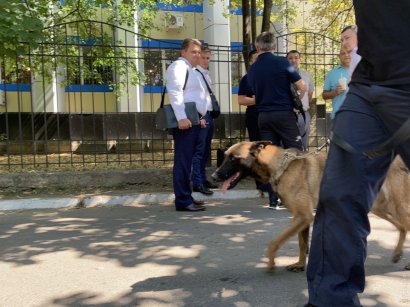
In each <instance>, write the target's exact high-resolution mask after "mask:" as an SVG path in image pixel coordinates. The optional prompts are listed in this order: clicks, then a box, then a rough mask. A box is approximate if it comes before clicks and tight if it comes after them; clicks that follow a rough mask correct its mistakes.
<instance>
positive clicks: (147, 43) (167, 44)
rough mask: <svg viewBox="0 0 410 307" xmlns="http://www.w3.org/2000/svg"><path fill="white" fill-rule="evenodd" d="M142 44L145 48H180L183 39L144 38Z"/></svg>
mask: <svg viewBox="0 0 410 307" xmlns="http://www.w3.org/2000/svg"><path fill="white" fill-rule="evenodd" d="M141 44H142V47H143V48H168V49H180V48H181V44H182V40H178V39H164V40H155V39H142V40H141Z"/></svg>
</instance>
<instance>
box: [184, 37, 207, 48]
mask: <svg viewBox="0 0 410 307" xmlns="http://www.w3.org/2000/svg"><path fill="white" fill-rule="evenodd" d="M191 44H194V45H197V46H199V47H201V46H202V44H201V42H200V41H199V40H198V39H196V38H186V39H184V40H183V42H182V44H181V50H188V48H189V46H190V45H191Z"/></svg>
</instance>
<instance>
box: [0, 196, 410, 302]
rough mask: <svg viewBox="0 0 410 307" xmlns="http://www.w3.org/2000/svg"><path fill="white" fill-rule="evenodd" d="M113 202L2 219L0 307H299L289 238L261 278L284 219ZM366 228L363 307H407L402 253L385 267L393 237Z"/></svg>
mask: <svg viewBox="0 0 410 307" xmlns="http://www.w3.org/2000/svg"><path fill="white" fill-rule="evenodd" d="M236 192H238V191H236ZM245 194H246V193H245ZM245 196H246V195H245ZM95 197H96V196H95ZM111 197H112V198H110V200H112V201H113V202H112V203H109V202H108V201H107V202H106V203H105V204H110V205H103V206H95V207H91V206H92V205H91V203H92V202H91V200H89V202H90V205H86V208H82V209H73V208H68V207H67V208H62V209H36V210H17V211H13V210H5V211H0V238H1V249H0V272H1V274H0V284H1V285H2V286H1V287H2V290H1V291H0V306H7V307H14V306H22V307H23V306H24V307H31V306H141V307H151V306H152V307H158V306H171V307H174V306H175V307H177V306H192V307H198V306H212V307H225V306H238V307H248V306H256V307H265V306H279V307H282V306H283V307H297V306H302V305H303V304H304V303H306V300H307V299H306V295H307V289H306V274H305V272H302V273H291V272H287V271H286V269H285V266H286V265H288V264H291V263H293V262H295V261H296V260H297V257H296V256H297V250H298V248H297V238H296V237H294V238H292V239H291V240H290V241H289V242H288V243H286V244H285V246H283V247H282V248H281V249H280V250H279V253H278V258H277V267H276V269H275V270H274V271H273V272H269V273H268V272H266V270H265V265H266V257H265V253H266V246H267V243H268V242H269V240H271V239H272V238H274V237H275V236H276V235H278V233H279V232H280V231H281V230H283V229H284V227H286V225H287V224H288V223H289V221H290V218H291V217H290V214H289V212H288V211H286V210H281V211H273V210H268V209H267V208H266V207H264V203H265V202H266V199H265V200H263V199H259V198H253V199H241V198H236V197H235V198H232V199H227V198H225V199H222V200H217V199H216V198H217V197H218V196H217V195H215V196H214V197H213V198H212V201H210V202H209V204H208V207H209V208H208V210H207V211H205V212H195V213H191V212H176V211H175V210H174V207H173V205H172V200H169V199H166V200H165V201H164V202H161V203H155V202H154V203H151V204H148V202H147V203H144V202H139V201H137V200H135V199H134V200H133V201H131V198H132V196H130V195H128V196H122V197H123V198H114V197H113V196H111ZM128 197H130V198H128ZM156 197H159V195H157V196H156ZM163 197H166V196H163ZM93 199H94V198H93ZM113 199H116V200H115V201H114V200H113ZM125 200H129V202H128V205H124V204H125V203H126V202H125ZM24 201H27V200H23V203H24ZM42 201H44V202H45V201H46V200H41V199H39V200H38V203H39V204H41V202H42ZM83 201H84V200H83ZM98 203H99V204H100V205H101V204H102V203H103V201H101V200H100V201H98ZM114 204H118V206H116V205H114ZM63 207H64V206H63ZM87 207H88V208H87ZM371 223H372V234H371V235H370V237H369V248H368V260H367V263H366V269H367V276H368V278H367V286H366V291H365V293H364V294H363V295H362V297H361V302H362V304H363V306H365V307H370V306H372V307H383V306H392V307H393V306H394V307H401V306H403V307H404V306H409V304H410V271H404V270H403V267H404V265H405V263H406V262H408V261H410V259H409V255H410V248H409V245H408V244H407V245H406V250H405V255H404V259H403V260H402V261H401V262H400V263H397V264H392V263H390V254H391V252H392V250H393V247H394V245H395V243H396V239H397V232H396V231H395V229H394V228H393V226H392V225H391V224H389V223H388V222H386V221H384V220H381V219H378V218H376V217H374V216H371ZM341 261H342V260H341Z"/></svg>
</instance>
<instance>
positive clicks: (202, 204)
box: [192, 199, 205, 207]
mask: <svg viewBox="0 0 410 307" xmlns="http://www.w3.org/2000/svg"><path fill="white" fill-rule="evenodd" d="M192 203H193V204H194V205H197V206H202V207H203V206H205V202H204V201H203V200H196V199H192Z"/></svg>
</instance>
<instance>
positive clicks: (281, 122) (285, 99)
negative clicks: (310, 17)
mask: <svg viewBox="0 0 410 307" xmlns="http://www.w3.org/2000/svg"><path fill="white" fill-rule="evenodd" d="M255 45H256V50H257V51H258V59H257V60H256V62H255V63H254V64H253V65H252V66H251V68H250V69H249V73H248V83H249V86H250V88H251V90H252V91H253V93H254V94H255V106H256V109H257V111H258V113H259V116H258V127H259V133H260V139H261V140H265V141H271V142H272V144H274V145H277V146H281V145H283V147H284V148H290V147H293V148H296V149H299V150H300V151H303V145H302V137H301V135H300V133H299V129H298V126H297V115H296V114H295V112H294V111H293V100H292V96H291V92H290V83H294V84H296V86H297V87H298V89H299V91H300V97H303V95H304V93H305V91H306V85H305V82H304V81H303V80H302V78H301V76H300V75H299V74H298V72H297V71H296V69H295V68H294V67H293V66H292V65H291V64H290V63H289V61H288V60H287V59H286V58H285V57H279V56H276V55H273V52H274V51H275V48H276V39H275V36H274V34H273V33H270V32H263V33H261V34H260V35H259V36H258V37H257V38H256V42H255ZM269 202H270V205H271V206H273V207H274V208H276V209H279V208H280V207H279V201H278V199H277V197H276V195H275V194H273V192H269Z"/></svg>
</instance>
